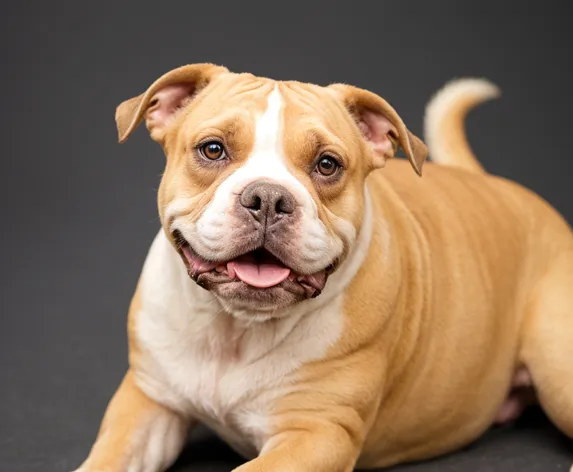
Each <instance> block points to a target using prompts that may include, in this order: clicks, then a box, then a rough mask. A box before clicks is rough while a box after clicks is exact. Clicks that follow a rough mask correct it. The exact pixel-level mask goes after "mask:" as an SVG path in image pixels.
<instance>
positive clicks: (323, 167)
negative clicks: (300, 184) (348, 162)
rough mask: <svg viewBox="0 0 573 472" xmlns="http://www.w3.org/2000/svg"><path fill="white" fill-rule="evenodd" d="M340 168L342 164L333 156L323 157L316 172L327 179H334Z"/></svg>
mask: <svg viewBox="0 0 573 472" xmlns="http://www.w3.org/2000/svg"><path fill="white" fill-rule="evenodd" d="M339 168H340V164H339V163H338V161H337V160H336V159H334V158H333V157H331V156H328V155H326V156H322V157H321V158H320V160H319V161H318V164H316V171H317V172H318V173H319V174H320V175H323V176H325V177H332V176H333V175H334V174H336V172H337V171H338V169H339Z"/></svg>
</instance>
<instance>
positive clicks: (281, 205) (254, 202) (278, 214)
mask: <svg viewBox="0 0 573 472" xmlns="http://www.w3.org/2000/svg"><path fill="white" fill-rule="evenodd" d="M239 202H240V204H241V206H242V207H243V208H245V209H246V210H248V211H249V213H250V214H251V215H252V217H253V218H255V220H257V221H259V222H263V221H266V222H267V224H272V223H273V222H274V221H276V220H278V219H281V218H283V217H284V216H287V215H291V214H292V213H294V210H295V208H296V201H295V199H294V197H293V196H292V194H291V193H290V192H289V191H288V190H287V189H286V188H284V187H283V186H282V185H279V184H274V183H271V182H265V181H258V182H253V183H252V184H249V185H247V187H245V189H244V190H243V193H241V196H240V198H239Z"/></svg>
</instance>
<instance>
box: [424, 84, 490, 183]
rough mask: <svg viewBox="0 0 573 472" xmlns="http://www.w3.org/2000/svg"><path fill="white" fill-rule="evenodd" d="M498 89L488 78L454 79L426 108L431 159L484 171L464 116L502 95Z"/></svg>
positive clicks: (425, 130) (427, 143)
mask: <svg viewBox="0 0 573 472" xmlns="http://www.w3.org/2000/svg"><path fill="white" fill-rule="evenodd" d="M500 94H501V92H500V90H499V88H498V87H497V86H495V85H494V84H492V83H491V82H488V81H487V80H485V79H473V78H463V79H456V80H452V81H451V82H449V83H447V84H446V85H445V86H444V87H443V88H442V89H441V90H439V91H438V92H437V93H436V94H435V95H434V96H433V97H432V99H431V100H430V101H429V102H428V105H427V107H426V115H425V118H424V135H425V136H424V138H425V141H426V145H427V146H428V149H429V151H430V157H431V159H432V160H433V161H434V162H436V163H438V164H443V165H447V166H452V167H458V168H462V169H465V170H469V171H474V172H483V167H482V166H481V164H480V163H479V162H478V160H477V158H476V157H475V155H474V153H473V152H472V150H471V147H470V145H469V143H468V141H467V137H466V130H465V118H466V115H467V114H468V112H469V111H470V110H471V109H472V108H475V107H477V106H478V105H480V104H482V103H484V102H486V101H488V100H492V99H494V98H497V97H499V96H500Z"/></svg>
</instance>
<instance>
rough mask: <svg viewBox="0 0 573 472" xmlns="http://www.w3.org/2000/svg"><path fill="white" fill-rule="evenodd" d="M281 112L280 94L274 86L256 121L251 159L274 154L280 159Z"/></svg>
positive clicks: (281, 101)
mask: <svg viewBox="0 0 573 472" xmlns="http://www.w3.org/2000/svg"><path fill="white" fill-rule="evenodd" d="M282 110H283V100H282V97H281V93H280V91H279V89H278V86H275V88H274V89H273V91H272V92H271V93H270V95H269V98H268V101H267V109H266V111H265V113H264V114H263V116H262V117H261V118H260V119H259V120H258V121H257V128H256V136H255V147H254V150H253V157H254V156H257V155H259V154H261V155H263V154H268V155H273V154H274V155H276V156H277V157H279V158H280V157H281V154H282V141H283V139H282V121H283V120H282ZM251 159H252V158H251ZM261 163H262V162H261Z"/></svg>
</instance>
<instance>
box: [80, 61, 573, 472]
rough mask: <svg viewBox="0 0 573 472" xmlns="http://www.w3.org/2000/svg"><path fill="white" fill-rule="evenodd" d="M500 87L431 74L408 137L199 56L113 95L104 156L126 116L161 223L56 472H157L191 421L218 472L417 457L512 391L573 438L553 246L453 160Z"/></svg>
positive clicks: (496, 191)
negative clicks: (121, 338)
mask: <svg viewBox="0 0 573 472" xmlns="http://www.w3.org/2000/svg"><path fill="white" fill-rule="evenodd" d="M498 95H499V91H498V89H497V87H496V86H494V85H493V84H491V83H490V82H488V81H486V80H484V79H472V78H467V79H457V80H454V81H452V82H449V83H448V84H446V85H445V86H444V88H443V89H441V90H440V91H439V92H437V93H436V95H434V97H433V98H432V99H431V100H430V102H429V104H428V107H427V110H426V117H425V120H426V121H425V140H426V143H427V147H426V144H424V142H423V141H422V140H421V139H419V138H418V137H416V136H415V135H414V134H413V133H412V132H411V131H410V130H409V129H408V128H407V127H406V125H405V123H404V122H403V120H402V119H401V118H400V116H399V115H398V113H397V112H396V111H395V109H394V108H393V107H392V106H391V105H390V104H389V103H388V102H387V101H385V100H384V99H383V98H381V97H380V96H378V95H376V94H375V93H373V92H370V91H367V90H364V89H361V88H358V87H355V86H351V85H347V84H331V85H329V86H318V85H313V84H307V83H301V82H295V81H275V80H272V79H269V78H263V77H257V76H254V75H252V74H248V73H234V72H231V71H229V70H228V69H227V68H225V67H223V66H219V65H214V64H208V63H204V64H191V65H186V66H183V67H180V68H177V69H174V70H172V71H170V72H168V73H166V74H165V75H163V76H161V77H160V78H159V79H157V80H156V81H155V82H153V83H152V84H151V86H150V87H149V88H148V89H147V90H146V91H145V92H144V93H143V94H141V95H139V96H136V97H134V98H131V99H130V100H127V101H125V102H123V103H121V104H120V105H119V106H118V108H117V110H116V116H115V118H116V123H117V129H118V134H119V141H120V143H121V142H124V141H125V140H126V139H127V138H128V136H129V135H130V134H131V133H132V132H133V131H134V130H135V129H136V128H137V126H138V125H139V124H140V123H141V122H142V121H145V123H146V127H147V129H148V130H149V133H150V135H151V138H152V139H153V140H154V141H156V142H157V143H158V144H160V145H161V147H162V149H163V150H164V153H165V156H166V166H165V172H164V174H163V176H162V179H161V184H160V187H159V190H158V210H159V216H160V220H161V230H160V231H159V233H158V234H157V236H156V238H155V240H154V242H153V243H152V245H151V248H150V250H149V253H148V255H147V257H146V260H145V263H144V265H143V270H142V273H141V277H140V279H139V281H138V283H137V288H136V290H135V294H134V296H133V298H132V301H131V305H130V309H129V316H128V334H129V370H128V372H127V373H126V375H125V377H124V379H123V380H122V382H121V385H120V387H119V388H118V390H117V392H116V393H115V394H114V396H113V398H112V399H111V401H110V403H109V405H108V407H107V410H106V412H105V415H104V418H103V421H102V424H101V427H100V429H99V433H98V435H97V439H96V441H95V444H94V445H93V447H92V448H91V451H90V453H89V455H88V457H87V459H86V460H85V461H84V462H83V464H82V465H81V466H80V467H79V469H77V471H79V472H96V471H97V472H103V471H106V472H120V471H121V472H128V471H129V472H158V471H164V470H166V469H167V468H168V467H170V465H171V464H172V463H173V462H174V461H175V460H176V458H177V457H178V455H179V453H180V451H181V449H182V448H183V447H184V445H185V442H186V438H187V435H188V432H189V431H190V429H191V428H192V427H193V426H195V425H197V424H198V423H203V424H205V425H207V426H208V427H210V428H211V429H212V430H213V431H215V432H216V433H217V434H218V435H219V436H220V437H221V438H222V439H223V440H224V441H226V442H227V443H228V444H229V445H230V446H231V447H232V448H233V449H235V450H236V451H238V452H239V453H240V454H241V455H242V456H243V457H244V458H245V459H246V460H248V462H246V463H245V464H243V465H241V466H240V467H238V468H236V469H234V470H235V472H271V471H272V472H282V471H285V472H286V471H300V472H348V471H352V470H353V469H354V468H355V467H358V468H365V469H368V468H384V467H387V466H391V465H394V464H399V463H405V462H411V461H420V460H423V459H428V458H433V457H436V456H439V455H441V454H445V453H448V452H451V451H454V450H456V449H459V448H461V447H463V446H465V445H467V444H469V443H471V442H472V441H474V440H476V439H477V438H479V437H480V435H482V434H483V433H484V432H485V431H486V430H487V429H488V428H490V427H491V426H492V425H493V424H495V423H498V422H501V423H504V422H508V421H512V420H514V419H516V418H517V417H518V416H519V415H520V413H521V412H522V411H523V409H524V408H525V407H527V406H528V405H529V404H530V403H531V402H533V401H534V402H538V403H539V404H540V405H541V407H542V408H543V410H544V411H545V413H546V414H547V415H548V417H549V418H550V419H551V420H552V422H553V423H554V424H555V425H556V426H557V427H558V428H559V429H560V430H561V431H562V432H563V433H564V434H565V435H567V436H569V437H573V362H572V359H573V291H572V289H571V288H572V287H573V234H572V231H571V229H570V227H569V226H568V224H567V223H566V222H565V220H564V219H563V218H562V217H561V216H560V215H559V214H558V212H557V211H556V210H554V209H553V208H552V207H551V206H550V205H549V204H548V203H546V202H545V201H544V200H543V199H542V198H541V197H539V196H537V195H536V194H534V193H533V192H531V191H529V190H527V189H526V188H524V187H522V186H520V185H518V184H516V183H513V182H511V181H509V180H506V179H503V178H499V177H496V176H493V175H490V174H488V173H486V171H485V170H484V169H483V168H482V167H481V165H480V164H479V162H478V161H477V159H476V158H475V156H474V155H473V153H472V150H471V147H470V145H469V144H468V141H467V138H466V135H465V131H464V120H465V116H466V115H467V113H468V112H469V111H470V110H471V109H473V108H474V107H476V106H478V105H480V104H482V103H484V102H486V101H488V100H491V99H493V98H495V97H497V96H498ZM400 149H401V150H402V151H403V156H402V157H404V158H400V156H398V155H397V153H398V152H399V150H400ZM428 149H429V151H430V155H431V160H432V161H433V162H428V163H427V164H426V165H424V161H425V160H426V158H427V154H428Z"/></svg>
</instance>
